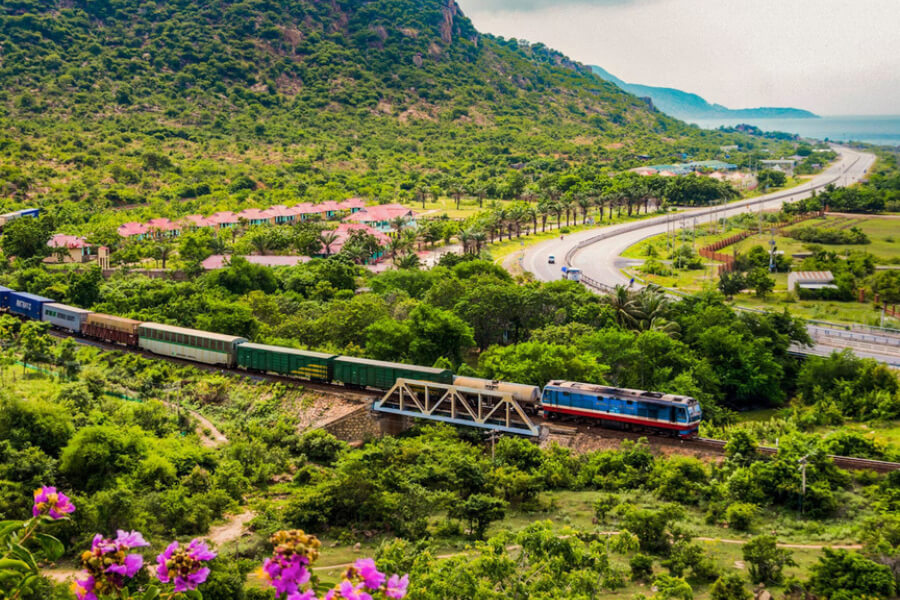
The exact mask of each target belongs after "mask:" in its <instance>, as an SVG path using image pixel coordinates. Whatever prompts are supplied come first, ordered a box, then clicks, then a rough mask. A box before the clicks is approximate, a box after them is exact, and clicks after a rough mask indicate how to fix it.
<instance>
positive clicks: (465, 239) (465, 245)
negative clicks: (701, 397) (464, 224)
mask: <svg viewBox="0 0 900 600" xmlns="http://www.w3.org/2000/svg"><path fill="white" fill-rule="evenodd" d="M456 237H457V238H458V239H459V243H460V244H462V251H463V254H468V253H469V245H470V244H471V243H472V234H471V233H470V232H469V230H468V229H463V230H462V231H460V232H459V234H458V235H457V236H456Z"/></svg>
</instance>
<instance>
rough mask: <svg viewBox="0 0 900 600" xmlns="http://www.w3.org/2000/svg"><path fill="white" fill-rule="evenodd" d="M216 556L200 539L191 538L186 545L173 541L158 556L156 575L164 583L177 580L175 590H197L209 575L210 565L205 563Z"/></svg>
mask: <svg viewBox="0 0 900 600" xmlns="http://www.w3.org/2000/svg"><path fill="white" fill-rule="evenodd" d="M215 557H216V553H215V552H213V551H212V550H210V549H209V548H208V547H207V545H206V544H205V543H204V542H203V541H202V540H200V539H194V540H191V543H190V544H188V545H187V546H186V547H182V546H181V544H179V543H178V542H172V543H171V544H169V545H168V547H167V548H166V549H165V551H163V553H162V554H160V555H159V556H157V557H156V562H157V563H158V564H157V567H156V577H157V578H158V579H159V580H160V581H161V582H162V583H169V582H170V581H172V580H173V579H174V580H175V592H176V593H177V592H186V591H188V590H195V589H197V586H199V585H200V584H201V583H203V582H204V581H206V578H207V577H209V567H207V566H206V565H205V564H204V563H205V562H206V561H209V560H212V559H214V558H215Z"/></svg>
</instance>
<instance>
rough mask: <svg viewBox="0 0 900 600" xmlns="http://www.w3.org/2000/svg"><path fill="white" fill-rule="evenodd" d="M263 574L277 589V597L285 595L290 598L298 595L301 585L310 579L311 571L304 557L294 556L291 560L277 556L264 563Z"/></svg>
mask: <svg viewBox="0 0 900 600" xmlns="http://www.w3.org/2000/svg"><path fill="white" fill-rule="evenodd" d="M263 573H264V575H265V577H266V578H267V579H268V580H269V584H270V585H271V586H272V587H273V588H275V597H276V598H280V597H281V596H282V595H283V594H284V595H287V596H288V598H290V597H291V596H292V595H293V594H297V593H298V589H299V587H300V586H301V585H303V584H305V583H306V582H308V581H309V579H310V573H309V570H307V568H306V560H305V559H304V557H302V556H300V555H297V554H294V555H293V556H291V557H289V558H284V557H281V556H276V558H268V559H266V562H265V563H263Z"/></svg>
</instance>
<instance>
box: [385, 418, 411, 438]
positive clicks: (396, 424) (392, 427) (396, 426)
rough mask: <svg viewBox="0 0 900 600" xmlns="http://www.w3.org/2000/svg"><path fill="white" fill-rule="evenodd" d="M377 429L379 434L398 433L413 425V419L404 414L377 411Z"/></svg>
mask: <svg viewBox="0 0 900 600" xmlns="http://www.w3.org/2000/svg"><path fill="white" fill-rule="evenodd" d="M377 415H378V416H377V417H376V420H377V421H378V429H379V431H381V435H382V436H385V435H399V434H401V433H403V432H404V431H406V430H407V429H409V428H411V427H412V426H413V420H412V419H411V418H410V417H406V416H404V415H395V414H390V413H377Z"/></svg>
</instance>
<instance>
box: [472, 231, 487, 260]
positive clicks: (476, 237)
mask: <svg viewBox="0 0 900 600" xmlns="http://www.w3.org/2000/svg"><path fill="white" fill-rule="evenodd" d="M485 239H487V234H486V233H485V232H484V230H483V229H477V230H475V231H473V232H472V241H473V242H474V243H475V254H481V247H482V246H483V245H484V242H485Z"/></svg>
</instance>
